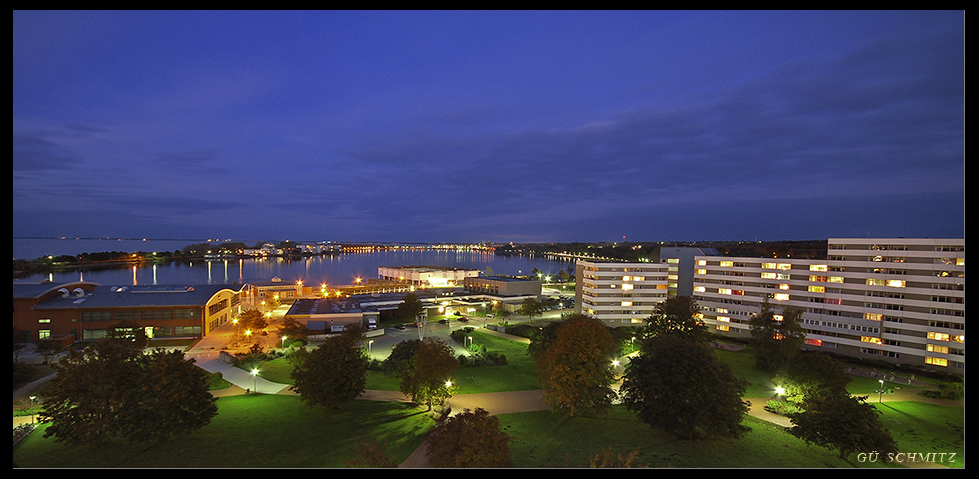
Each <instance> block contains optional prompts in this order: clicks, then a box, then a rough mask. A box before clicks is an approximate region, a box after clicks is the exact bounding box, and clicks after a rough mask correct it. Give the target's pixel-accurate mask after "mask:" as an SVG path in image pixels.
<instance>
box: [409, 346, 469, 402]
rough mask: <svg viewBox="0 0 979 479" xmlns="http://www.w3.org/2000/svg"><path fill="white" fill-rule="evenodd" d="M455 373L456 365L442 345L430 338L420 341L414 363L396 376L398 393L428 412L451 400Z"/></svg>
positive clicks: (456, 362) (448, 351)
mask: <svg viewBox="0 0 979 479" xmlns="http://www.w3.org/2000/svg"><path fill="white" fill-rule="evenodd" d="M458 369H459V362H458V361H457V360H456V358H455V355H453V354H452V348H451V347H449V345H447V344H445V342H444V341H441V340H438V339H433V338H429V339H426V340H424V341H421V342H420V343H418V347H417V349H415V354H414V360H413V361H412V362H411V364H410V365H408V366H407V367H404V368H403V369H401V372H400V373H399V376H400V379H401V383H400V389H401V392H402V393H404V394H405V395H406V396H408V397H409V398H411V402H413V403H415V404H422V405H425V406H428V410H429V411H431V410H432V408H433V407H435V406H437V405H439V404H442V403H443V402H445V400H446V399H448V398H449V397H451V396H452V385H451V383H452V381H454V380H455V373H456V370H458Z"/></svg>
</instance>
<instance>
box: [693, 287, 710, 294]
mask: <svg viewBox="0 0 979 479" xmlns="http://www.w3.org/2000/svg"><path fill="white" fill-rule="evenodd" d="M693 291H694V292H695V293H706V292H707V288H705V287H703V286H695V287H694V288H693Z"/></svg>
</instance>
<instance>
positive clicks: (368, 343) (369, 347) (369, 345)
mask: <svg viewBox="0 0 979 479" xmlns="http://www.w3.org/2000/svg"><path fill="white" fill-rule="evenodd" d="M373 345H374V340H373V339H371V340H369V341H367V354H370V353H371V346H373Z"/></svg>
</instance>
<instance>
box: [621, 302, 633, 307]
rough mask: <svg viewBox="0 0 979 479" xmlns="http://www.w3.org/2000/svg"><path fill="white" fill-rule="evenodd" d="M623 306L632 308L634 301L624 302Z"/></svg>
mask: <svg viewBox="0 0 979 479" xmlns="http://www.w3.org/2000/svg"><path fill="white" fill-rule="evenodd" d="M622 306H632V301H623V302H622Z"/></svg>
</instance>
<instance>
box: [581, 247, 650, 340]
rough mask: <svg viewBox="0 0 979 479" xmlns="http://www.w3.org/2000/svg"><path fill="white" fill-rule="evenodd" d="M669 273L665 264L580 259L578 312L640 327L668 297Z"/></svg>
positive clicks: (607, 321)
mask: <svg viewBox="0 0 979 479" xmlns="http://www.w3.org/2000/svg"><path fill="white" fill-rule="evenodd" d="M667 276H668V268H667V266H666V265H664V264H658V263H632V262H592V261H578V263H577V266H576V274H575V312H576V313H579V314H587V315H588V316H592V317H595V318H598V319H601V320H602V321H604V322H605V324H606V325H609V326H641V325H642V324H643V322H644V320H645V319H646V317H648V316H649V315H651V314H652V313H653V310H654V309H655V308H656V305H657V304H658V303H659V302H660V301H663V300H664V299H666V297H667V292H668V290H667V288H668V286H667V284H668V280H667Z"/></svg>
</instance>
